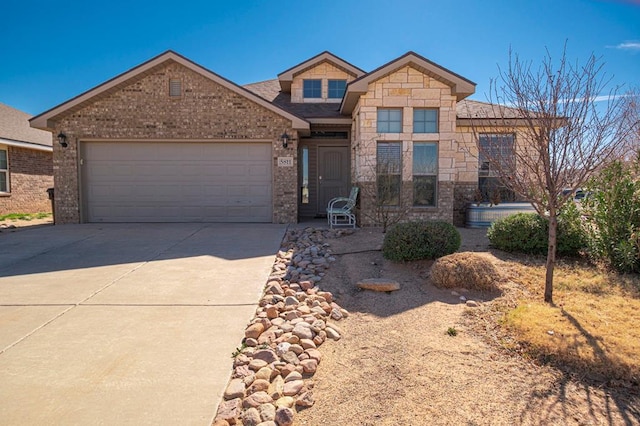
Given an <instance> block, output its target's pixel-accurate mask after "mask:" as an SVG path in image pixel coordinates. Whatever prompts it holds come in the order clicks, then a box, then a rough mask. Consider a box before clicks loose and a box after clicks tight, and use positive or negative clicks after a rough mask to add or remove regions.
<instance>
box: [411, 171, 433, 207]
mask: <svg viewBox="0 0 640 426" xmlns="http://www.w3.org/2000/svg"><path fill="white" fill-rule="evenodd" d="M436 180H437V178H436V176H414V177H413V205H414V206H435V205H436V185H437V182H436Z"/></svg>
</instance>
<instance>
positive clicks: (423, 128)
mask: <svg viewBox="0 0 640 426" xmlns="http://www.w3.org/2000/svg"><path fill="white" fill-rule="evenodd" d="M413 132H414V133H438V110H437V109H418V108H414V110H413Z"/></svg>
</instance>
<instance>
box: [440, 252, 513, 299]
mask: <svg viewBox="0 0 640 426" xmlns="http://www.w3.org/2000/svg"><path fill="white" fill-rule="evenodd" d="M500 280H501V275H500V272H499V271H498V268H496V267H495V266H494V264H493V262H491V260H489V259H488V258H487V257H486V256H485V255H483V254H479V253H471V252H464V253H453V254H450V255H448V256H444V257H441V258H440V259H438V260H436V261H435V262H434V264H433V266H431V282H432V283H433V285H435V286H436V287H441V288H468V289H471V290H482V291H491V290H497V289H498V286H497V284H498V282H500Z"/></svg>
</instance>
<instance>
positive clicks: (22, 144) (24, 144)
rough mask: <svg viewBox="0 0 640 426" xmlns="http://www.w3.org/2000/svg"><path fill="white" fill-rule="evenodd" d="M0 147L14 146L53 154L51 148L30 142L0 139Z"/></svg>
mask: <svg viewBox="0 0 640 426" xmlns="http://www.w3.org/2000/svg"><path fill="white" fill-rule="evenodd" d="M0 144H1V145H7V146H15V147H17V148H26V149H33V150H34V151H45V152H53V146H49V145H40V144H37V143H32V142H23V141H15V140H12V139H4V138H0Z"/></svg>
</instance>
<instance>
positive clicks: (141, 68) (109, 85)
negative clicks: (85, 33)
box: [29, 50, 309, 131]
mask: <svg viewBox="0 0 640 426" xmlns="http://www.w3.org/2000/svg"><path fill="white" fill-rule="evenodd" d="M167 61H175V62H177V63H179V64H180V65H182V66H184V67H186V68H189V69H190V70H192V71H194V72H197V73H199V74H201V75H203V76H205V77H207V78H209V79H210V80H213V81H215V82H216V83H218V84H220V85H222V86H224V87H226V88H227V89H229V90H231V91H233V92H235V93H238V94H240V95H242V96H244V97H245V98H248V99H249V100H251V101H253V102H255V103H257V104H259V105H261V106H263V107H265V108H267V109H269V110H271V111H273V112H275V113H276V114H278V115H280V116H282V117H285V118H287V119H290V120H291V126H292V128H293V129H295V130H308V129H309V123H308V122H307V121H305V120H303V119H302V118H300V117H298V116H295V115H293V114H291V113H289V112H287V111H285V110H283V109H282V108H279V107H278V106H277V105H274V104H273V103H271V102H269V101H267V100H266V99H264V98H262V97H260V96H258V95H256V94H255V93H253V92H251V91H250V90H248V89H245V88H244V87H242V86H239V85H237V84H235V83H233V82H232V81H230V80H227V79H226V78H224V77H222V76H220V75H218V74H216V73H214V72H213V71H210V70H208V69H206V68H204V67H203V66H201V65H198V64H196V63H195V62H193V61H191V60H189V59H187V58H185V57H184V56H182V55H180V54H178V53H176V52H173V51H171V50H168V51H167V52H165V53H162V54H160V55H158V56H156V57H155V58H152V59H150V60H148V61H147V62H144V63H142V64H140V65H138V66H136V67H134V68H132V69H130V70H129V71H125V72H124V73H122V74H120V75H118V76H116V77H114V78H112V79H111V80H108V81H106V82H104V83H102V84H100V85H98V86H96V87H94V88H93V89H90V90H88V91H86V92H84V93H81V94H80V95H78V96H76V97H74V98H72V99H70V100H68V101H66V102H64V103H62V104H60V105H58V106H56V107H53V108H51V109H49V110H47V111H45V112H43V113H41V114H39V115H37V116H35V117H33V118H31V119H30V120H29V123H30V125H31V127H34V128H38V129H42V130H49V131H51V130H53V129H54V128H55V121H56V117H58V116H59V115H61V114H63V113H65V112H66V111H68V110H69V109H72V108H74V107H76V106H79V105H80V104H82V103H84V102H88V101H90V100H91V99H92V98H94V97H96V96H98V95H100V94H102V93H104V92H106V91H108V90H111V89H113V88H115V87H117V86H118V85H120V84H124V83H125V82H127V81H128V80H130V79H131V78H133V77H135V76H138V75H140V74H142V73H144V72H146V71H148V70H150V69H152V68H154V67H156V66H158V65H161V64H162V63H164V62H167Z"/></svg>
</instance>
